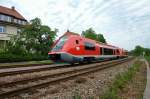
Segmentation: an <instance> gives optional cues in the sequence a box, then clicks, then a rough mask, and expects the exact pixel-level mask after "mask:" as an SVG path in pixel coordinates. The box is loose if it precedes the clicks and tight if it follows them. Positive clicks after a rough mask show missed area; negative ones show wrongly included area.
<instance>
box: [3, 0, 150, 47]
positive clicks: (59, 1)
mask: <svg viewBox="0 0 150 99" xmlns="http://www.w3.org/2000/svg"><path fill="white" fill-rule="evenodd" d="M0 5H1V6H6V7H11V6H15V9H16V10H17V11H19V12H20V13H21V14H22V15H23V16H24V17H25V18H26V19H27V20H31V19H33V18H35V17H38V18H40V19H41V20H42V24H44V25H48V26H49V27H51V28H53V29H54V28H57V29H59V32H58V34H57V35H58V37H59V36H61V35H63V33H64V32H66V31H67V29H69V30H70V31H71V32H75V33H79V34H81V33H82V31H84V30H86V29H88V28H91V27H92V28H93V29H94V30H95V31H96V33H101V34H103V35H104V37H105V38H106V40H107V42H108V43H109V44H112V45H115V46H118V47H121V48H124V49H127V50H132V49H134V47H135V46H136V45H141V46H143V47H146V48H150V32H149V31H150V0H0Z"/></svg>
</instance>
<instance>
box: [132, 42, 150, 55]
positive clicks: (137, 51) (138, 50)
mask: <svg viewBox="0 0 150 99" xmlns="http://www.w3.org/2000/svg"><path fill="white" fill-rule="evenodd" d="M143 53H145V55H147V56H150V49H149V48H144V47H142V46H140V45H137V46H136V47H135V48H134V50H132V51H131V52H130V54H132V55H135V56H140V55H143Z"/></svg>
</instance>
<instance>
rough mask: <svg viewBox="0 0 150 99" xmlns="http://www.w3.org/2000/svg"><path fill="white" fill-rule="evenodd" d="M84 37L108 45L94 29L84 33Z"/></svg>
mask: <svg viewBox="0 0 150 99" xmlns="http://www.w3.org/2000/svg"><path fill="white" fill-rule="evenodd" d="M82 36H83V37H86V38H90V39H93V40H96V41H99V42H102V43H106V40H105V38H104V36H103V35H102V34H100V33H98V34H96V32H95V31H94V30H93V29H92V28H89V29H87V30H85V31H82Z"/></svg>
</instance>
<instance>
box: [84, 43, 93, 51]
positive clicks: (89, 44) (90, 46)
mask: <svg viewBox="0 0 150 99" xmlns="http://www.w3.org/2000/svg"><path fill="white" fill-rule="evenodd" d="M84 47H85V49H86V50H95V45H94V44H92V43H90V42H84Z"/></svg>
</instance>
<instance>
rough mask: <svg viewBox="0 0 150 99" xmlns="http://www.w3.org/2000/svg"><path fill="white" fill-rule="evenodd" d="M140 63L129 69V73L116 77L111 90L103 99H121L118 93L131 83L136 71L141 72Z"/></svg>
mask: <svg viewBox="0 0 150 99" xmlns="http://www.w3.org/2000/svg"><path fill="white" fill-rule="evenodd" d="M140 64H141V63H140V62H138V61H137V62H135V63H134V65H133V66H132V67H130V68H129V70H128V71H127V72H124V73H122V74H119V75H117V76H116V78H115V81H114V82H113V85H112V86H111V88H110V89H109V90H108V91H107V92H106V93H105V94H104V96H102V97H101V98H102V99H119V96H118V91H119V90H120V89H122V88H123V87H124V85H125V84H126V83H127V82H128V81H130V80H131V79H132V78H133V76H134V74H135V73H136V71H138V70H139V66H140Z"/></svg>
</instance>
